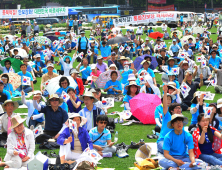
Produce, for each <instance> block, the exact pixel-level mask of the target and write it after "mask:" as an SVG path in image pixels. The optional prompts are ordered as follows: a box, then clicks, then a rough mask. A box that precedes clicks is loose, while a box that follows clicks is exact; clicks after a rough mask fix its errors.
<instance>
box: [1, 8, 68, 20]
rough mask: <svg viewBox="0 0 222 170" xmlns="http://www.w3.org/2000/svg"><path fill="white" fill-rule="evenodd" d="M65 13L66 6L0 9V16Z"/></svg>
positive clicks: (26, 16) (64, 14)
mask: <svg viewBox="0 0 222 170" xmlns="http://www.w3.org/2000/svg"><path fill="white" fill-rule="evenodd" d="M67 15H68V7H56V8H34V9H6V10H0V18H38V17H51V16H67Z"/></svg>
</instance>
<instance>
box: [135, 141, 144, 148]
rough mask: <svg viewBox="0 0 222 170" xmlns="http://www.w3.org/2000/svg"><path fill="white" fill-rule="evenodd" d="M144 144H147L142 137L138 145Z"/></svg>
mask: <svg viewBox="0 0 222 170" xmlns="http://www.w3.org/2000/svg"><path fill="white" fill-rule="evenodd" d="M144 144H145V142H144V140H143V139H140V141H139V142H138V143H137V144H136V145H138V146H139V147H140V146H142V145H144Z"/></svg>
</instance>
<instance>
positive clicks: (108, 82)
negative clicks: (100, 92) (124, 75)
mask: <svg viewBox="0 0 222 170" xmlns="http://www.w3.org/2000/svg"><path fill="white" fill-rule="evenodd" d="M110 86H114V87H113V88H114V89H116V90H122V85H121V83H120V82H119V81H118V80H116V81H115V82H113V81H112V80H109V81H107V82H106V85H105V87H104V89H107V88H108V87H110ZM115 86H117V87H115ZM107 94H119V93H118V92H116V91H113V89H109V90H108V91H107Z"/></svg>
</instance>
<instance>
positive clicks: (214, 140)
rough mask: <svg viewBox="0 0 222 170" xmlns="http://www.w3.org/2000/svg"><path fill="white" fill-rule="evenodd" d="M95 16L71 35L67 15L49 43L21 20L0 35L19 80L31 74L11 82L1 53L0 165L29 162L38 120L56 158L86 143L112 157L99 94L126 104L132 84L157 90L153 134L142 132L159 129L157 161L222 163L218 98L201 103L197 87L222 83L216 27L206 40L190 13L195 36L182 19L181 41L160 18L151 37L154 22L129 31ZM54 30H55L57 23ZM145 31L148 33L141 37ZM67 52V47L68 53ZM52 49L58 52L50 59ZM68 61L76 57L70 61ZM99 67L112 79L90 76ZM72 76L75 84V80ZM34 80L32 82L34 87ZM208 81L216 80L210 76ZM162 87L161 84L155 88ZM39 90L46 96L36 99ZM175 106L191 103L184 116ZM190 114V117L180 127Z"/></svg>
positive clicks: (221, 46)
mask: <svg viewBox="0 0 222 170" xmlns="http://www.w3.org/2000/svg"><path fill="white" fill-rule="evenodd" d="M94 20H95V22H93V27H92V29H91V30H90V35H89V37H88V36H86V33H85V31H84V30H83V29H82V28H80V29H81V30H80V32H79V34H80V35H79V36H78V29H79V26H78V27H77V24H79V23H78V22H77V20H76V19H75V20H73V19H69V20H68V21H67V24H69V30H67V32H66V35H65V38H64V39H61V40H60V41H59V40H58V41H57V40H55V41H54V42H52V44H48V43H45V44H40V43H39V42H37V41H36V38H37V37H38V36H39V32H36V31H37V28H36V29H35V28H34V30H31V32H33V34H32V33H31V32H30V34H29V32H27V31H25V27H26V30H27V25H25V24H24V29H23V30H22V35H21V37H19V38H18V37H17V36H14V40H13V41H11V40H9V38H8V37H7V36H6V37H5V39H4V38H1V40H0V50H1V51H2V52H7V54H8V57H9V58H15V59H17V60H21V61H22V64H21V65H20V71H19V72H17V74H18V75H19V76H21V81H23V77H24V76H25V77H28V78H30V84H29V85H20V86H19V87H18V88H16V89H13V86H12V84H10V83H9V79H10V78H9V75H10V73H15V70H14V68H13V65H12V62H11V60H10V59H9V58H7V59H5V60H4V65H3V64H2V65H1V66H0V70H1V71H2V72H3V73H2V75H1V80H0V103H1V105H2V108H3V111H4V113H1V117H0V120H1V124H0V127H1V134H0V140H1V141H6V140H7V143H6V145H7V153H6V156H5V158H4V161H0V166H4V167H10V168H20V167H22V166H27V164H28V162H29V161H30V160H32V159H33V157H34V151H35V138H34V135H33V130H34V129H35V128H36V127H38V126H42V127H43V129H44V134H46V135H49V136H51V137H52V138H54V139H55V140H56V141H57V143H58V144H59V145H60V154H59V158H60V163H61V164H63V163H67V162H68V160H75V159H78V157H79V156H80V155H81V154H82V153H83V151H84V150H85V149H86V148H88V147H89V148H90V149H95V150H96V151H97V152H98V153H99V154H100V155H101V156H102V157H112V155H113V154H114V153H116V154H117V156H118V154H119V153H118V148H117V147H116V146H115V143H114V142H112V141H111V132H110V130H109V129H108V128H106V126H107V125H108V123H109V120H108V116H107V115H106V114H107V113H108V112H109V111H108V110H109V109H107V108H104V107H103V103H102V101H101V99H102V97H111V98H114V99H115V102H122V103H123V106H124V110H128V111H131V106H130V105H131V103H130V100H131V99H133V98H134V97H135V96H137V95H138V94H139V93H146V94H151V95H157V96H158V97H159V98H160V99H161V104H160V105H159V106H157V107H156V110H155V115H154V119H155V121H156V127H155V129H154V131H155V134H154V135H148V136H147V137H148V138H158V140H157V149H158V152H159V153H160V154H161V155H162V157H161V159H160V160H159V165H160V166H161V167H163V168H165V169H172V168H185V169H186V170H187V169H197V167H196V165H197V164H198V163H203V162H204V163H207V164H209V165H221V166H222V155H221V152H220V149H221V146H222V140H221V139H222V135H221V133H220V131H221V127H222V99H219V100H218V101H217V103H206V102H205V101H204V97H205V96H204V94H200V95H198V89H200V87H202V86H204V85H208V86H209V85H211V84H212V85H214V90H215V93H216V94H221V93H222V81H221V80H222V79H220V78H221V75H222V70H221V62H222V61H221V57H222V53H221V51H222V36H221V35H220V34H219V35H218V37H217V39H216V40H213V39H212V38H211V33H210V32H209V30H208V29H207V28H205V27H204V28H203V26H202V25H201V24H196V23H195V24H194V25H195V26H196V27H199V28H201V29H203V30H204V31H203V32H202V33H197V36H196V38H194V37H193V36H192V35H194V34H193V29H194V26H192V25H188V24H187V23H183V22H182V24H181V29H182V32H181V34H182V37H183V38H184V37H186V36H189V38H187V39H186V41H184V39H183V42H181V37H179V34H180V31H179V30H177V29H176V28H174V29H171V30H170V29H169V28H168V27H167V26H166V24H163V25H162V32H163V36H162V37H157V39H156V40H151V39H150V38H149V36H151V35H152V33H153V32H154V30H153V29H152V27H150V28H149V29H148V28H145V29H143V27H142V26H139V27H138V28H137V29H136V31H135V30H134V29H133V27H132V28H130V29H127V30H126V33H125V34H124V33H123V31H122V30H121V29H119V28H115V27H114V25H113V19H112V18H110V20H109V22H108V24H109V25H108V26H107V28H106V29H101V25H100V24H99V23H98V22H99V20H98V19H96V18H95V19H94ZM97 20H98V21H97ZM35 24H36V23H35ZM21 28H23V26H22V27H21ZM169 30H170V31H171V33H172V34H171V35H170V34H169ZM56 33H57V34H59V32H58V31H56V32H55V34H56ZM143 35H146V38H145V39H143V38H142V37H144V36H143ZM95 36H99V38H98V39H97V38H96V37H95ZM120 36H121V37H125V38H128V41H126V42H119V43H116V44H110V39H112V38H118V37H120ZM165 40H169V42H170V43H166V41H165ZM169 44H171V45H170V46H169V47H168V45H169ZM15 47H16V48H15ZM20 48H21V49H24V50H25V51H26V52H27V54H28V55H27V57H21V56H19V54H18V51H19V49H20ZM70 53H72V54H73V55H71V56H70ZM141 56H143V58H142V59H141V61H140V62H139V68H135V64H136V63H135V62H136V60H137V58H141ZM198 56H201V61H205V65H204V66H203V65H202V64H200V65H199V64H198V59H197V58H198ZM56 57H58V58H59V60H55V58H56ZM134 60H135V61H134ZM30 61H32V62H30ZM154 61H156V65H155V63H154ZM76 62H77V64H78V65H77V66H76V67H73V64H74V63H76ZM30 63H32V64H30ZM56 65H57V66H56ZM55 66H56V67H55ZM56 68H57V69H56ZM175 69H176V70H178V71H175ZM104 72H107V74H108V76H109V77H110V80H109V81H107V82H106V83H105V85H104V88H98V87H97V86H98V83H97V80H98V78H99V77H100V75H101V74H103V73H104ZM157 74H162V75H165V77H166V79H167V81H163V82H162V81H157V80H156V76H155V75H157ZM58 76H60V77H59V82H58V85H59V88H58V89H57V90H56V92H55V93H50V91H49V90H47V88H46V87H47V85H48V84H50V80H52V79H54V78H56V77H57V78H58ZM118 77H122V78H121V79H118ZM40 80H41V81H40ZM71 80H72V81H74V82H75V83H76V85H77V87H76V88H75V89H74V88H73V86H72V84H71ZM162 80H163V79H162ZM37 81H40V87H39V88H37V89H35V88H34V84H36V83H37ZM212 81H216V82H214V83H215V84H213V83H212ZM160 82H161V84H160ZM184 83H185V84H186V86H187V87H189V89H190V90H189V92H188V94H187V95H184V94H183V92H184V91H183V88H181V86H182V84H184ZM84 86H90V89H88V90H86V88H85V87H84ZM160 87H163V94H161V91H160ZM30 92H32V95H33V97H32V99H29V100H27V99H26V95H27V94H28V93H30ZM64 93H65V94H67V95H68V96H69V99H68V100H64V96H63V94H64ZM18 96H21V101H15V100H12V98H14V97H18ZM45 97H48V99H47V100H44V99H45ZM21 104H24V105H26V106H27V108H28V114H27V117H26V118H21V116H20V115H18V114H16V113H15V110H16V109H18V107H19V105H21ZM209 107H210V108H212V112H211V114H210V116H209V117H206V116H205V108H209ZM182 111H188V112H190V114H191V115H192V119H191V122H188V118H187V117H185V116H183V114H182ZM132 119H134V120H137V121H138V119H137V118H136V117H134V116H133V115H132V116H131V117H130V118H129V120H132ZM70 120H72V121H73V122H76V125H77V133H76V131H75V132H74V131H73V130H71V129H70V127H69V123H68V122H69V121H70ZM24 122H25V123H26V126H25V125H24ZM115 122H118V118H117V119H116V120H115ZM188 123H189V124H190V125H189V127H188V130H186V128H185V126H186V125H187V124H188ZM15 148H17V149H15ZM18 150H20V151H22V152H23V154H21V152H19V151H18ZM197 158H198V159H197ZM195 163H196V164H195Z"/></svg>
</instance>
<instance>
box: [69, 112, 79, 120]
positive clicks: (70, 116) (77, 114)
mask: <svg viewBox="0 0 222 170" xmlns="http://www.w3.org/2000/svg"><path fill="white" fill-rule="evenodd" d="M68 116H69V119H73V118H74V117H81V118H82V116H80V114H79V113H68Z"/></svg>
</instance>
